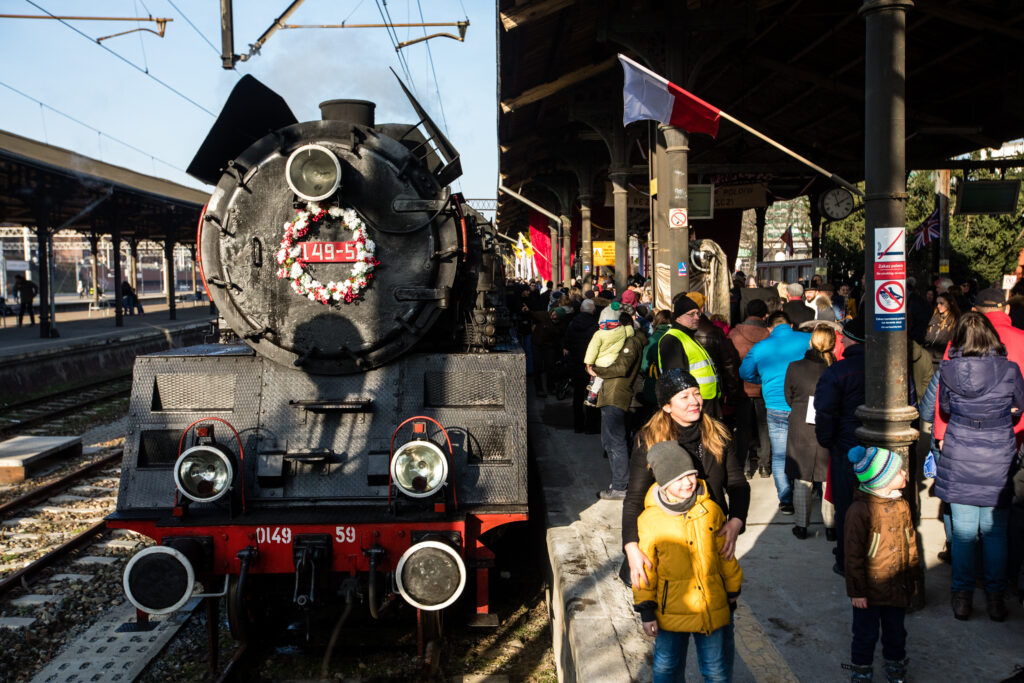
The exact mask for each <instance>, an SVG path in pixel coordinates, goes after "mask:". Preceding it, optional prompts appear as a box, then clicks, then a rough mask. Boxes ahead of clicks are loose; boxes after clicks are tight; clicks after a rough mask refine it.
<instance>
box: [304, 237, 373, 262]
mask: <svg viewBox="0 0 1024 683" xmlns="http://www.w3.org/2000/svg"><path fill="white" fill-rule="evenodd" d="M300 246H301V247H302V255H301V256H299V260H300V261H305V262H306V263H355V260H356V257H357V256H358V253H359V252H358V250H357V249H356V243H355V242H302V243H301V244H300Z"/></svg>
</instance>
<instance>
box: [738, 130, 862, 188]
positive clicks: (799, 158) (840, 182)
mask: <svg viewBox="0 0 1024 683" xmlns="http://www.w3.org/2000/svg"><path fill="white" fill-rule="evenodd" d="M718 115H719V116H721V117H722V118H723V119H725V120H727V121H732V122H733V123H735V124H736V125H737V126H739V127H740V128H742V129H743V130H745V131H747V132H748V133H750V134H751V135H753V136H755V137H758V138H760V139H761V140H764V141H765V142H767V143H768V144H769V145H771V146H772V147H775V148H776V149H778V150H781V151H783V152H785V153H786V154H788V155H789V156H791V157H793V158H794V159H796V160H797V161H799V162H800V163H801V164H804V165H805V166H808V167H810V168H812V169H814V170H815V171H817V172H818V173H820V174H821V175H823V176H825V177H827V178H828V179H829V180H831V181H832V182H834V183H836V184H837V185H842V186H843V187H845V188H846V189H847V190H849V191H850V192H853V193H854V194H856V195H857V196H859V197H863V196H864V193H863V192H861V191H860V189H859V188H858V187H857V186H856V185H853V184H852V183H850V182H848V181H846V180H844V179H843V178H841V177H840V176H838V175H836V174H835V173H832V172H830V171H827V170H825V169H824V168H822V167H821V166H818V165H817V164H816V163H814V162H813V161H811V160H810V159H807V158H805V157H802V156H800V155H799V154H797V153H796V152H794V151H793V150H791V149H789V148H788V147H786V146H785V145H782V144H779V143H778V142H775V140H772V139H771V138H770V137H768V136H767V135H765V134H764V133H762V132H760V131H757V130H754V129H753V128H751V127H750V126H748V125H747V124H745V123H743V122H742V121H740V120H739V119H737V118H736V117H735V116H730V115H729V114H727V113H725V112H724V111H722V110H719V111H718Z"/></svg>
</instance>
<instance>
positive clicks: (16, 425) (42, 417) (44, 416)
mask: <svg viewBox="0 0 1024 683" xmlns="http://www.w3.org/2000/svg"><path fill="white" fill-rule="evenodd" d="M103 384H106V382H104V383H103ZM88 390H89V389H82V390H78V391H70V392H65V394H60V395H57V396H54V397H49V398H47V401H57V400H60V399H61V398H66V394H73V393H82V392H83V391H88ZM131 391H132V390H131V387H125V388H124V389H119V390H117V391H111V392H108V393H106V394H103V395H101V396H97V397H95V398H92V399H90V401H89V402H88V403H86V404H84V405H82V404H74V405H69V406H65V407H63V408H58V409H56V410H51V411H49V412H45V413H41V414H39V415H32V416H30V417H27V418H25V419H23V420H19V421H17V422H11V423H9V424H6V425H3V426H0V436H6V435H7V434H8V433H11V432H17V431H20V430H22V429H25V428H27V427H31V426H33V425H36V424H39V423H41V422H46V421H47V420H52V419H55V418H58V417H61V416H63V415H67V414H68V413H73V412H75V411H79V410H82V409H83V408H84V407H87V406H90V405H94V404H96V403H102V402H104V401H109V400H111V399H115V398H120V397H121V396H127V395H129V394H131ZM20 409H21V408H19V410H20ZM12 412H13V411H12ZM0 419H6V418H5V417H0Z"/></svg>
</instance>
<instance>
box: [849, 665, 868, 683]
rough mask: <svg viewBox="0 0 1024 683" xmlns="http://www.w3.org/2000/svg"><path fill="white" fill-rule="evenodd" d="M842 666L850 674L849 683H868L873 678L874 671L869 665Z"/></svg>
mask: <svg viewBox="0 0 1024 683" xmlns="http://www.w3.org/2000/svg"><path fill="white" fill-rule="evenodd" d="M842 666H843V668H844V669H846V670H847V671H849V672H850V682H851V683H868V682H869V681H871V680H872V678H873V677H874V671H873V670H872V668H871V665H870V664H843V665H842Z"/></svg>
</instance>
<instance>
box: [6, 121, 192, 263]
mask: <svg viewBox="0 0 1024 683" xmlns="http://www.w3.org/2000/svg"><path fill="white" fill-rule="evenodd" d="M208 197H209V194H208V193H206V192H203V191H201V190H195V189H193V188H190V187H185V186H184V185H179V184H177V183H173V182H170V181H168V180H164V179H162V178H156V177H153V176H148V175H145V174H142V173H137V172H135V171H131V170H129V169H126V168H122V167H120V166H114V165H112V164H108V163H105V162H102V161H98V160H96V159H92V158H90V157H87V156H83V155H81V154H77V153H75V152H72V151H71V150H67V149H63V148H61V147H54V146H53V145H47V144H45V143H42V142H38V141H36V140H30V139H28V138H24V137H21V136H18V135H14V134H12V133H8V132H6V131H0V222H2V223H6V224H15V225H27V226H36V225H38V223H39V221H40V216H43V215H46V216H47V217H48V221H47V222H48V226H47V227H50V228H52V229H58V228H66V229H73V230H77V231H79V232H82V233H85V234H89V233H93V232H95V233H97V234H109V233H110V232H111V229H112V227H113V225H114V223H115V222H116V224H117V225H118V226H119V227H120V232H121V235H122V236H124V237H127V238H133V239H139V240H142V239H146V240H161V241H162V240H164V239H166V238H167V237H168V236H170V237H171V238H172V240H173V241H175V242H178V243H182V244H190V243H194V242H195V238H196V226H197V225H198V222H199V215H200V212H201V211H202V207H203V205H204V204H205V203H206V201H207V199H208Z"/></svg>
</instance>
